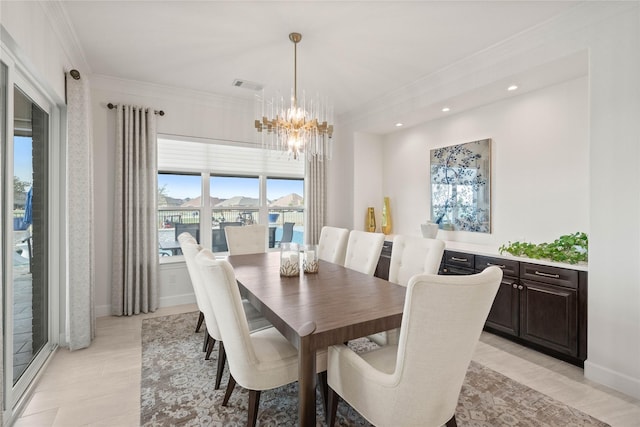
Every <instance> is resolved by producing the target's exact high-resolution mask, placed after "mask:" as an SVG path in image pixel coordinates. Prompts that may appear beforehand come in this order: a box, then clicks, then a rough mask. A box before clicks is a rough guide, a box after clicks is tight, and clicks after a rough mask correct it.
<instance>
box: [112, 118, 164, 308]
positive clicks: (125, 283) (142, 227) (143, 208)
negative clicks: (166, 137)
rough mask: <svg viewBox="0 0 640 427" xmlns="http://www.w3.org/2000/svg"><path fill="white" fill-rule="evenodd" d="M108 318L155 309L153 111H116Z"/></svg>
mask: <svg viewBox="0 0 640 427" xmlns="http://www.w3.org/2000/svg"><path fill="white" fill-rule="evenodd" d="M116 114H117V117H116V127H117V128H116V166H115V168H116V170H115V200H114V221H113V222H114V223H113V269H112V283H111V307H112V308H111V312H112V314H113V315H116V316H123V315H124V316H131V315H133V314H139V313H141V312H142V313H148V312H152V311H155V310H156V309H157V308H158V278H157V276H158V235H157V233H158V227H157V224H156V222H157V221H156V208H157V202H156V200H157V175H158V169H157V159H156V117H155V113H154V111H153V109H147V108H142V107H134V106H130V105H118V107H117V109H116Z"/></svg>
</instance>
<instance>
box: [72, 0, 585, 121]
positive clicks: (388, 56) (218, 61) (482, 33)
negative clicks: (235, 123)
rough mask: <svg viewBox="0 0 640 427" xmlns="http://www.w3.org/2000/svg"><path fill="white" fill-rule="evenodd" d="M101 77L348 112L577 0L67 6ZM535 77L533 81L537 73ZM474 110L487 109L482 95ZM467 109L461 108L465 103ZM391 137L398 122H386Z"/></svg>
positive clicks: (89, 0) (88, 0) (90, 0)
mask: <svg viewBox="0 0 640 427" xmlns="http://www.w3.org/2000/svg"><path fill="white" fill-rule="evenodd" d="M60 3H61V4H62V5H63V8H64V10H65V12H66V14H67V16H68V19H69V22H70V24H71V26H72V28H73V31H74V32H75V35H76V37H77V40H78V41H79V43H80V45H81V48H82V50H83V51H84V56H85V58H86V61H87V63H88V64H89V67H90V72H91V73H94V74H100V75H106V76H112V77H117V78H123V79H129V80H136V81H143V82H150V83H155V84H159V85H167V86H172V87H178V88H185V89H191V90H196V91H201V92H207V93H214V94H219V95H225V96H233V97H242V98H251V97H253V95H254V93H255V92H253V91H251V90H248V89H245V88H238V87H235V86H234V85H233V81H234V80H235V79H241V80H246V81H249V82H255V83H258V84H261V85H264V87H265V91H266V92H267V94H270V93H275V92H276V91H280V92H282V93H283V94H284V95H285V97H286V96H288V95H289V93H290V90H291V87H292V86H293V43H292V42H291V41H289V38H288V35H289V33H290V32H300V33H302V41H301V42H300V44H299V45H298V91H299V95H300V94H301V92H302V90H305V91H306V93H307V94H308V95H315V94H316V93H319V94H320V95H321V96H322V97H327V98H328V99H329V100H330V101H331V103H332V104H333V105H334V109H335V113H336V114H342V113H347V112H349V111H353V110H355V109H357V108H358V107H361V106H363V105H366V104H368V103H372V102H375V101H376V99H378V98H380V97H382V96H384V95H386V94H388V93H391V92H393V91H394V90H397V89H399V88H402V87H404V86H406V85H408V84H410V83H412V82H415V81H417V80H419V79H421V78H424V77H425V76H427V75H429V74H431V73H433V72H436V71H438V70H441V69H443V68H444V67H446V66H447V65H449V64H452V63H454V62H456V61H459V60H461V59H463V58H465V57H468V56H470V55H472V54H474V53H476V52H478V51H481V50H483V49H486V48H489V47H491V46H492V45H495V44H496V43H499V42H501V41H503V40H505V39H507V38H509V37H512V36H514V35H516V34H518V33H521V32H523V31H526V30H527V29H530V28H532V27H534V26H536V25H539V24H541V23H543V22H545V21H547V20H549V19H552V18H554V17H555V16H557V15H559V14H562V13H564V12H566V11H567V10H568V9H570V8H572V7H574V6H575V5H576V4H577V3H580V2H577V1H537V2H530V1H342V2H338V1H280V2H274V1H166V0H163V1H153V0H147V1H95V0H83V1H78V0H74V1H60ZM529 79H534V80H535V77H534V76H533V75H531V76H529ZM471 95H472V98H473V102H471V99H472V98H469V99H468V100H467V103H468V104H472V103H478V102H480V103H482V102H486V99H484V98H483V97H482V96H479V94H478V93H475V94H470V96H471ZM459 101H464V100H459ZM389 126H390V130H392V126H393V125H392V124H389Z"/></svg>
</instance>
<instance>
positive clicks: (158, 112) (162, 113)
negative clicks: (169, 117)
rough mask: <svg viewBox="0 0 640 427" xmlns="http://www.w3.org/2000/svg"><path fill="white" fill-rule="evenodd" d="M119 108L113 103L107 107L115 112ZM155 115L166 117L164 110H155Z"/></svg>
mask: <svg viewBox="0 0 640 427" xmlns="http://www.w3.org/2000/svg"><path fill="white" fill-rule="evenodd" d="M117 106H118V104H112V103H111V102H110V103H108V104H107V107H109V110H113V109H114V108H116V107H117ZM153 114H158V115H160V116H164V111H162V110H153Z"/></svg>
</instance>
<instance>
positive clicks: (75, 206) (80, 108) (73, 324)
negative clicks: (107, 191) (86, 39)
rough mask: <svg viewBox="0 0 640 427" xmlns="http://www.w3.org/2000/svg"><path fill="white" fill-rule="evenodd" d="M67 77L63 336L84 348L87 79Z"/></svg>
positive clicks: (89, 302)
mask: <svg viewBox="0 0 640 427" xmlns="http://www.w3.org/2000/svg"><path fill="white" fill-rule="evenodd" d="M66 79H67V123H68V131H67V132H68V139H67V183H68V185H67V218H68V221H67V224H68V237H67V238H68V242H67V247H68V251H69V258H68V268H69V281H68V283H67V296H68V298H67V301H68V304H67V307H66V310H67V311H66V313H67V315H66V317H65V322H66V327H65V334H66V336H65V339H66V341H67V343H68V345H69V349H70V350H77V349H81V348H85V347H88V346H89V345H90V344H91V341H92V340H93V337H94V335H95V303H94V300H93V288H94V283H95V275H94V268H95V262H94V237H93V218H94V216H93V149H92V146H93V144H92V139H91V129H92V126H91V101H90V98H89V93H90V90H89V82H88V81H87V80H86V79H85V78H84V77H83V78H81V79H79V80H76V79H74V78H73V77H71V76H70V75H69V74H67V76H66Z"/></svg>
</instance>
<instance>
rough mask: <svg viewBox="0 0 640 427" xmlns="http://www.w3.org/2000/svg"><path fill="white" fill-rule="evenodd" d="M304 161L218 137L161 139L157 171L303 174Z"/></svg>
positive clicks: (302, 158) (291, 175)
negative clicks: (218, 138) (206, 138)
mask: <svg viewBox="0 0 640 427" xmlns="http://www.w3.org/2000/svg"><path fill="white" fill-rule="evenodd" d="M304 168H305V160H304V157H301V158H300V159H298V160H293V159H290V158H289V156H288V155H287V154H286V153H280V152H275V153H273V154H268V153H267V152H266V151H265V150H263V149H262V148H261V147H259V146H250V145H248V144H246V145H244V144H240V143H237V144H233V143H229V142H225V141H217V140H198V141H195V140H181V139H173V138H164V137H159V138H158V170H159V171H168V172H170V171H176V172H201V171H209V172H211V173H215V174H224V173H229V174H234V175H238V174H247V175H267V176H281V177H292V178H303V177H304Z"/></svg>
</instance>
